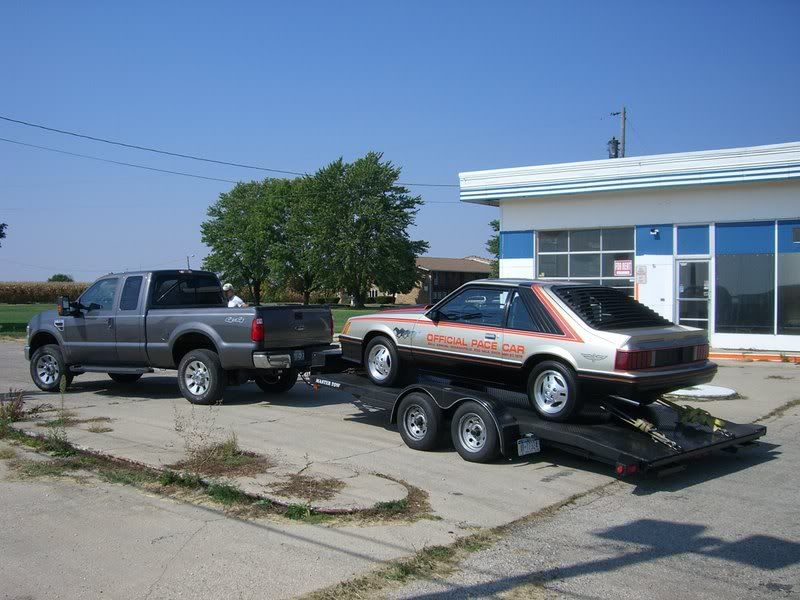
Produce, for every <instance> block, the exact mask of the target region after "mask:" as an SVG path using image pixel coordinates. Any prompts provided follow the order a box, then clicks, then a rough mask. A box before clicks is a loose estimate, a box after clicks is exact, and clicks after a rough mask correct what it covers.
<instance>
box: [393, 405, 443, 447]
mask: <svg viewBox="0 0 800 600" xmlns="http://www.w3.org/2000/svg"><path fill="white" fill-rule="evenodd" d="M397 427H398V429H399V430H400V437H402V438H403V441H404V442H405V443H406V446H408V447H409V448H413V449H414V450H434V449H436V448H437V447H438V446H439V442H440V440H441V435H440V432H441V430H442V411H441V410H440V409H439V407H438V406H436V404H435V403H434V402H433V400H431V398H430V396H428V395H427V394H422V393H420V392H412V393H410V394H409V395H408V396H406V397H405V398H403V399H402V400H401V401H400V407H399V408H398V410H397Z"/></svg>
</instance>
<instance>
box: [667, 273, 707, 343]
mask: <svg viewBox="0 0 800 600" xmlns="http://www.w3.org/2000/svg"><path fill="white" fill-rule="evenodd" d="M677 267H678V269H677V270H678V277H677V279H678V289H677V293H676V294H675V298H676V302H677V314H678V324H680V325H687V326H689V327H700V328H702V329H705V330H708V302H709V299H710V298H709V290H710V289H711V288H710V286H709V278H708V260H678V261H677Z"/></svg>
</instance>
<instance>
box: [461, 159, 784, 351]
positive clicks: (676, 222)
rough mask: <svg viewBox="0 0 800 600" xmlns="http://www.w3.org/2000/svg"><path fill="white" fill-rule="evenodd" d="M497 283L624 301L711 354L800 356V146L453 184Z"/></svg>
mask: <svg viewBox="0 0 800 600" xmlns="http://www.w3.org/2000/svg"><path fill="white" fill-rule="evenodd" d="M459 177H460V183H461V200H462V201H463V202H475V203H480V204H489V205H492V206H499V207H500V222H501V233H500V276H501V277H531V278H533V277H537V278H540V279H547V278H551V279H569V280H578V281H591V282H595V283H598V284H599V283H602V284H604V285H611V286H614V287H620V288H624V289H626V290H628V291H629V293H631V294H632V295H634V296H635V297H636V298H638V299H639V300H640V301H642V302H644V303H645V304H647V305H649V306H650V307H651V308H653V309H654V310H656V311H658V312H659V313H661V314H662V315H663V316H665V317H667V318H669V319H671V320H673V321H675V322H679V323H682V324H685V325H691V326H695V327H703V328H707V329H708V331H709V337H710V339H711V344H712V346H714V347H715V348H729V349H756V350H772V351H800V143H790V144H776V145H771V146H755V147H751V148H732V149H727V150H711V151H704V152H687V153H681V154H661V155H654V156H636V157H628V158H620V159H609V160H595V161H587V162H576V163H564V164H555V165H539V166H532V167H518V168H510V169H493V170H490V171H472V172H466V173H460V174H459Z"/></svg>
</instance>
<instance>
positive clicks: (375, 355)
mask: <svg viewBox="0 0 800 600" xmlns="http://www.w3.org/2000/svg"><path fill="white" fill-rule="evenodd" d="M364 367H366V369H367V377H369V378H370V380H371V381H372V383H374V384H375V385H380V386H385V387H389V386H391V385H392V384H394V383H395V382H396V381H397V379H398V375H399V374H400V359H399V358H398V357H397V348H395V346H394V344H393V343H392V341H391V340H389V339H388V338H385V337H383V336H382V335H379V336H378V337H376V338H373V339H371V340H370V342H369V344H367V348H366V350H364Z"/></svg>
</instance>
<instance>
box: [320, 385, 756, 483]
mask: <svg viewBox="0 0 800 600" xmlns="http://www.w3.org/2000/svg"><path fill="white" fill-rule="evenodd" d="M309 382H310V383H311V384H312V385H313V386H314V387H315V389H316V388H318V387H326V388H331V389H334V390H338V391H341V392H346V393H348V394H350V395H352V396H353V397H355V398H357V399H359V400H360V401H362V402H363V403H364V404H367V405H370V406H373V407H376V408H380V409H385V410H387V411H389V415H390V416H389V422H390V423H392V424H397V426H398V430H399V431H400V435H401V437H402V438H403V441H404V442H405V443H406V445H408V446H409V447H411V448H414V449H417V450H433V449H435V448H437V447H439V446H440V445H442V444H443V443H444V442H445V441H446V439H447V438H448V437H449V438H450V439H452V443H453V446H454V447H455V449H456V451H457V452H458V453H459V454H460V455H461V457H462V458H464V459H465V460H468V461H472V462H490V461H492V460H495V459H496V458H498V456H500V455H502V456H504V457H507V458H513V457H516V456H525V455H528V454H533V453H536V452H539V451H540V450H541V448H542V447H552V448H558V449H560V450H564V451H566V452H569V453H572V454H576V455H578V456H581V457H584V458H587V459H592V460H597V461H600V462H603V463H606V464H609V465H612V466H613V467H614V470H615V472H616V474H617V475H618V476H620V477H622V476H625V475H632V474H634V473H637V472H641V473H643V472H650V473H656V474H659V475H664V474H667V473H670V472H674V471H679V470H681V469H683V468H685V463H686V461H688V460H690V459H692V458H696V457H698V456H703V455H707V454H709V453H711V452H713V451H716V450H725V451H729V452H735V451H737V450H738V449H739V448H740V447H742V446H745V445H748V444H752V443H753V442H754V441H755V440H757V439H758V438H760V437H762V436H763V435H764V434H766V432H767V428H766V427H765V426H763V425H755V424H738V423H732V422H730V421H723V420H722V419H718V418H715V417H713V416H711V415H710V414H709V413H707V412H706V411H704V410H701V409H696V408H687V407H683V406H680V405H677V404H674V403H672V402H670V401H668V400H666V399H662V400H657V401H656V402H654V403H652V404H649V405H646V406H639V405H638V404H637V403H635V402H632V401H630V400H626V399H624V398H619V397H609V398H606V399H603V400H602V401H599V402H588V403H585V404H584V407H583V410H582V411H581V413H580V414H579V415H578V417H577V418H575V419H573V420H572V421H571V422H569V423H559V422H553V421H546V420H544V419H542V418H540V417H539V416H538V414H537V413H536V412H535V411H534V410H533V409H531V408H530V405H529V401H528V397H527V395H526V394H524V393H521V392H514V391H509V390H505V389H497V388H490V387H473V386H472V385H469V386H467V385H462V384H460V383H458V382H455V381H449V380H447V379H443V378H438V377H437V378H433V377H432V378H430V379H422V378H420V380H419V381H417V382H416V383H412V384H411V385H408V386H406V387H404V388H391V387H380V386H377V385H375V384H373V383H372V382H371V381H370V380H369V379H368V378H367V377H366V376H365V375H363V374H359V373H357V372H352V370H351V372H345V373H328V374H317V375H312V376H311V378H310V380H309Z"/></svg>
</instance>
